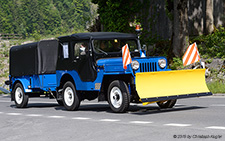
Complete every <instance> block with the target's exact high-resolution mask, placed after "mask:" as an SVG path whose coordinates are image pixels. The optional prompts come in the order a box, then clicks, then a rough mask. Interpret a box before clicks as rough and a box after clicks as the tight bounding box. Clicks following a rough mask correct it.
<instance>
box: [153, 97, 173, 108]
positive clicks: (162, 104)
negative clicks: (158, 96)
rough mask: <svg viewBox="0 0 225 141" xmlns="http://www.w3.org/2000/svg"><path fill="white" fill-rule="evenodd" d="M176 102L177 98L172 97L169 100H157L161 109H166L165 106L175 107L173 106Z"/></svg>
mask: <svg viewBox="0 0 225 141" xmlns="http://www.w3.org/2000/svg"><path fill="white" fill-rule="evenodd" d="M176 102H177V100H176V99H172V100H167V101H159V102H157V104H158V106H159V107H160V108H161V109H165V108H173V106H174V105H175V104H176Z"/></svg>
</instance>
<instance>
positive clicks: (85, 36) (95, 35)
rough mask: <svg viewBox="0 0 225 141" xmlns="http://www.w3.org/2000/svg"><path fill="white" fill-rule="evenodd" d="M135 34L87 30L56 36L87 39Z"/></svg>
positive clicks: (118, 37)
mask: <svg viewBox="0 0 225 141" xmlns="http://www.w3.org/2000/svg"><path fill="white" fill-rule="evenodd" d="M136 38H137V35H135V34H128V33H120V32H89V33H76V34H72V35H69V36H61V37H58V39H59V40H62V41H64V40H68V39H71V40H89V39H136Z"/></svg>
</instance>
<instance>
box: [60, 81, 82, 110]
mask: <svg viewBox="0 0 225 141" xmlns="http://www.w3.org/2000/svg"><path fill="white" fill-rule="evenodd" d="M63 105H64V107H65V108H66V109H67V110H69V111H74V110H77V109H78V108H79V106H80V97H79V95H78V93H77V92H76V89H75V87H74V85H73V83H72V82H70V81H68V82H66V83H65V84H64V86H63Z"/></svg>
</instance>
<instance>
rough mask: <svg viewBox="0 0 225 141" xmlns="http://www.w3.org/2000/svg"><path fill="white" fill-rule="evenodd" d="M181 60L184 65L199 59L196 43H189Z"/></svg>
mask: <svg viewBox="0 0 225 141" xmlns="http://www.w3.org/2000/svg"><path fill="white" fill-rule="evenodd" d="M182 60H183V65H184V66H186V65H190V64H192V63H195V62H198V61H200V55H199V52H198V48H197V44H196V43H193V44H191V45H190V46H189V47H188V48H187V51H186V52H185V54H184V56H183V58H182Z"/></svg>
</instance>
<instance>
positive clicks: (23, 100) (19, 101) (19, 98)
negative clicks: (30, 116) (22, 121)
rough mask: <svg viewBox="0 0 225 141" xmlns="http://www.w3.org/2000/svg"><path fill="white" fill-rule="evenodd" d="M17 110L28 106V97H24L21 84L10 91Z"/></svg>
mask: <svg viewBox="0 0 225 141" xmlns="http://www.w3.org/2000/svg"><path fill="white" fill-rule="evenodd" d="M12 94H13V98H14V100H15V104H16V107H17V108H24V107H26V106H27V104H28V99H29V98H28V95H25V92H24V89H23V86H22V84H20V83H17V84H16V85H15V87H14V89H13V91H12Z"/></svg>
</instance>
